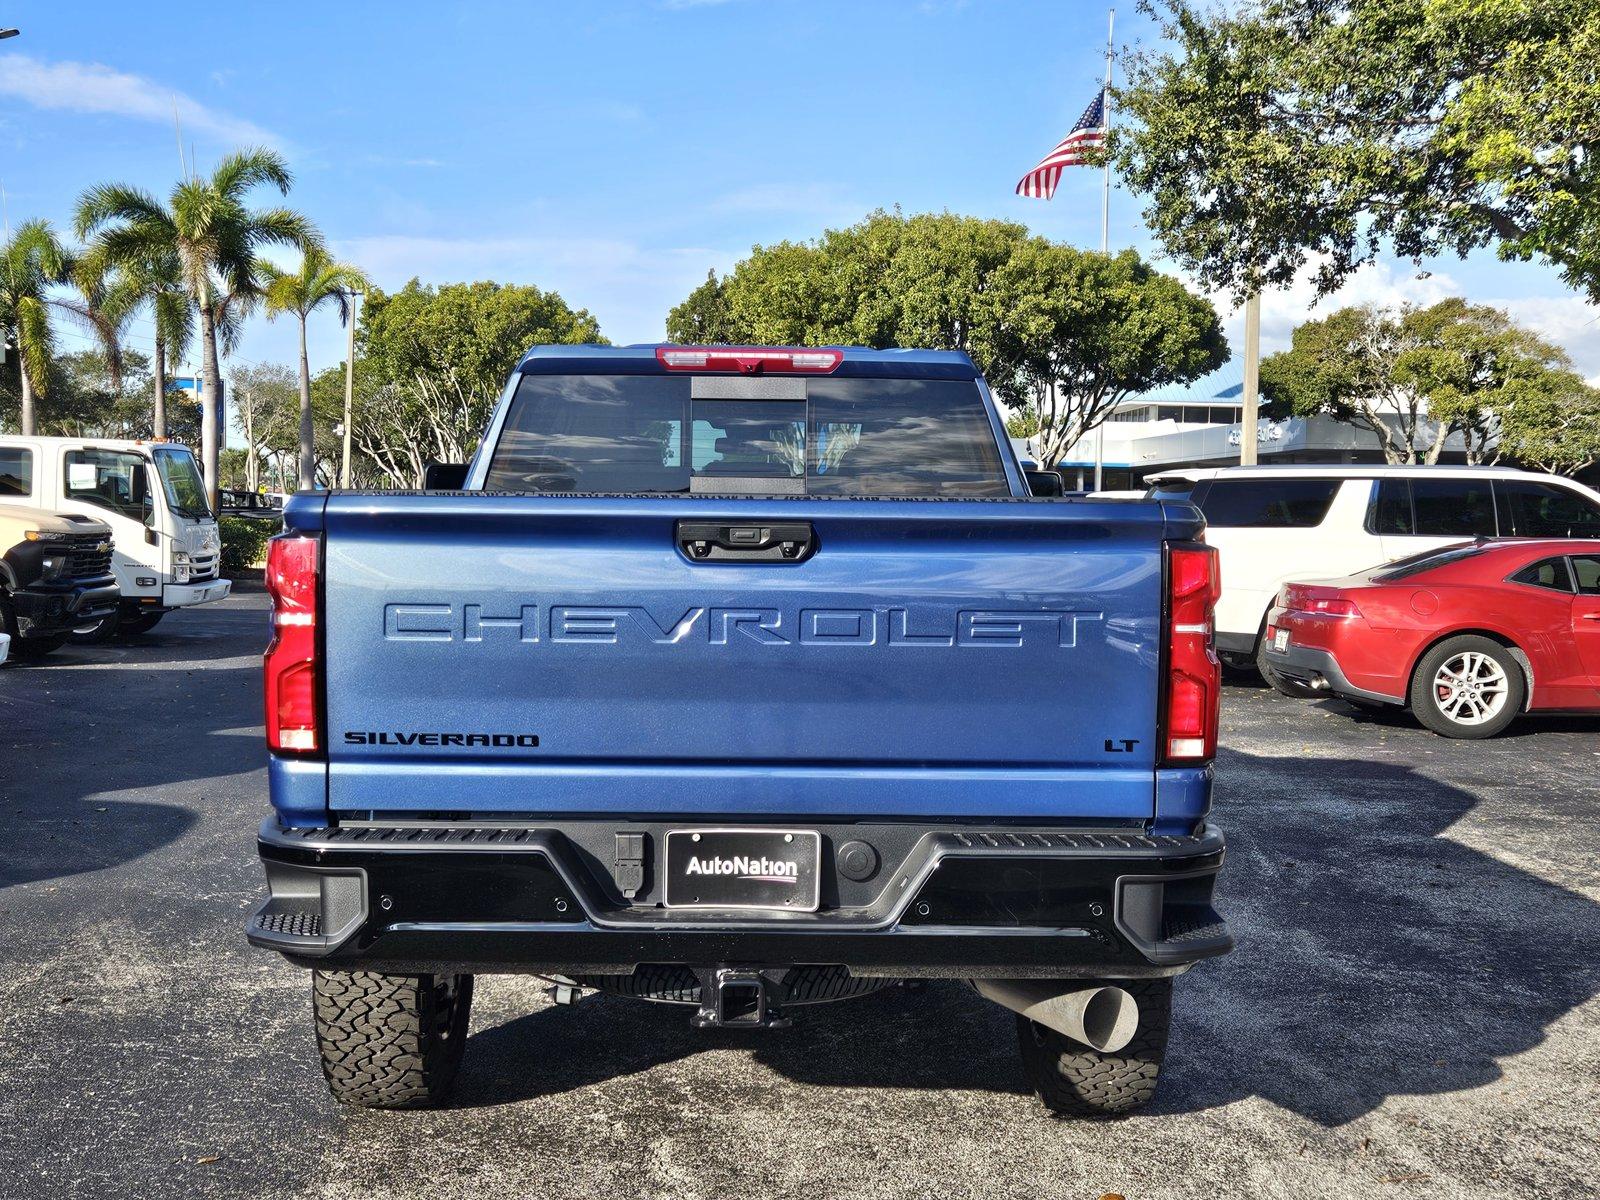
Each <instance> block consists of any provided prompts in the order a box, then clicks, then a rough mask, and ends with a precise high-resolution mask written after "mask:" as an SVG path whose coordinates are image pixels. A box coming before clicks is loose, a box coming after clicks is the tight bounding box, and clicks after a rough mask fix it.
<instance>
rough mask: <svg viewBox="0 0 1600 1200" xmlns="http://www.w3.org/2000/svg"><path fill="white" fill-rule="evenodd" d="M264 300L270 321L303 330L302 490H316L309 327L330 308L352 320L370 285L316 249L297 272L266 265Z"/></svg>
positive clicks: (306, 255)
mask: <svg viewBox="0 0 1600 1200" xmlns="http://www.w3.org/2000/svg"><path fill="white" fill-rule="evenodd" d="M262 277H263V281H264V287H263V296H264V298H265V300H266V309H267V315H268V316H269V317H273V318H276V317H279V316H281V315H283V314H284V313H292V314H293V315H294V317H295V320H296V321H297V322H298V324H299V326H300V486H301V487H302V488H310V487H313V486H315V484H316V476H317V452H316V431H315V428H314V423H313V420H312V415H311V366H310V363H309V361H308V359H307V357H306V321H307V319H308V318H309V317H310V316H311V314H312V313H313V312H315V311H316V310H317V309H318V308H319V307H321V306H322V305H324V304H332V305H333V306H334V307H335V308H337V309H338V312H339V322H340V324H344V323H346V322H348V321H349V320H350V306H351V302H352V298H353V296H354V295H355V293H357V292H364V291H366V290H367V289H368V288H370V287H371V286H372V285H371V283H370V282H368V280H367V277H366V276H365V275H363V274H362V273H361V272H360V270H359V269H357V268H355V267H352V266H350V265H349V264H348V263H339V262H334V261H333V260H332V259H331V258H329V257H328V255H327V253H326V252H325V251H323V250H322V249H320V248H317V247H312V248H311V249H309V250H307V251H306V252H305V253H304V254H303V255H302V256H301V259H300V269H299V270H298V271H280V270H279V269H278V268H277V267H275V266H273V265H272V264H271V263H264V264H262Z"/></svg>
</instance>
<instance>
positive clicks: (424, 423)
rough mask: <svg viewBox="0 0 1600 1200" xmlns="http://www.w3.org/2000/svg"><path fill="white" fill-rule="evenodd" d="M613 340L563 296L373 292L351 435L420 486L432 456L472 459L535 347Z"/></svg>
mask: <svg viewBox="0 0 1600 1200" xmlns="http://www.w3.org/2000/svg"><path fill="white" fill-rule="evenodd" d="M586 342H593V343H604V342H605V338H603V337H602V336H601V334H600V325H599V323H598V322H597V321H596V320H595V319H594V317H592V316H591V315H590V314H589V313H588V311H587V310H585V309H581V308H580V309H573V308H571V307H569V306H568V304H567V303H566V301H565V300H563V299H562V298H561V297H560V296H559V295H558V294H556V293H555V292H545V291H541V290H540V289H538V288H536V287H515V286H510V285H502V284H497V283H487V282H479V283H470V284H468V283H458V284H449V285H447V286H444V287H437V288H436V287H433V286H431V285H430V286H426V287H424V286H423V285H422V284H421V283H419V282H418V281H417V280H415V279H413V280H412V281H411V282H410V283H408V284H406V286H405V287H404V288H402V289H401V290H400V291H398V292H395V293H393V294H392V295H390V294H385V293H384V292H382V291H380V290H378V289H376V288H374V289H373V290H372V291H370V292H369V293H368V294H367V297H366V300H365V302H364V303H363V305H362V309H361V319H360V321H359V322H358V324H357V331H356V354H357V364H358V366H357V373H356V394H355V404H354V409H353V415H352V430H351V432H352V435H353V436H352V441H353V443H354V445H355V447H356V448H357V449H358V450H359V451H360V453H361V454H362V455H364V456H365V457H366V458H367V459H368V460H369V461H370V462H371V464H372V470H373V471H374V472H376V473H377V474H379V475H381V477H382V478H384V479H386V480H388V481H390V482H391V483H392V484H393V485H394V486H397V487H415V486H418V485H419V484H420V483H421V481H422V471H423V468H424V467H425V466H426V465H427V464H428V463H429V462H464V461H466V459H467V458H468V457H469V456H470V455H471V453H472V451H473V449H474V448H475V447H476V445H477V440H478V438H479V437H480V436H481V435H482V433H483V429H484V426H485V425H486V423H487V421H488V417H489V413H490V412H491V411H492V409H493V408H494V404H495V401H496V400H497V399H498V398H499V396H500V393H501V391H502V390H503V389H504V387H505V382H506V377H507V376H508V375H509V374H510V372H511V369H512V367H513V366H515V364H516V362H517V360H518V359H519V358H521V357H522V354H523V353H524V351H526V350H527V349H528V348H529V347H530V346H534V345H538V344H540V343H568V344H572V343H586Z"/></svg>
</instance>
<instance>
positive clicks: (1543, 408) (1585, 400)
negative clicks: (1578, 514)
mask: <svg viewBox="0 0 1600 1200" xmlns="http://www.w3.org/2000/svg"><path fill="white" fill-rule="evenodd" d="M1511 390H1512V394H1511V395H1509V396H1507V397H1505V398H1504V399H1503V401H1502V403H1501V405H1500V407H1499V411H1498V416H1499V444H1498V446H1497V447H1496V450H1497V453H1496V456H1495V458H1496V461H1499V460H1500V459H1501V458H1508V459H1511V460H1512V461H1513V462H1518V463H1522V464H1523V465H1524V466H1531V467H1538V468H1539V469H1540V470H1541V471H1549V472H1551V473H1552V474H1567V475H1575V474H1577V473H1578V472H1579V471H1581V470H1583V469H1584V468H1585V467H1588V466H1592V465H1593V464H1594V463H1596V462H1600V388H1595V387H1591V386H1589V385H1588V384H1586V383H1585V382H1584V381H1583V379H1582V378H1581V377H1580V376H1579V375H1578V373H1577V372H1576V371H1569V370H1562V369H1559V368H1557V369H1554V370H1551V371H1549V372H1547V373H1546V374H1545V376H1544V377H1543V378H1542V379H1541V380H1539V381H1538V382H1537V383H1532V382H1528V383H1519V384H1518V385H1517V386H1515V387H1514V388H1513V389H1511Z"/></svg>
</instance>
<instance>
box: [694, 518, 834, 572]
mask: <svg viewBox="0 0 1600 1200" xmlns="http://www.w3.org/2000/svg"><path fill="white" fill-rule="evenodd" d="M677 538H678V549H679V550H680V551H682V552H683V556H684V557H685V558H687V559H688V560H689V561H690V562H741V563H755V562H771V563H785V562H804V561H805V560H806V559H808V558H810V557H811V556H812V555H813V554H814V553H816V549H817V533H816V530H814V529H812V528H811V523H810V522H809V521H737V522H735V521H726V522H725V521H679V522H678V525H677Z"/></svg>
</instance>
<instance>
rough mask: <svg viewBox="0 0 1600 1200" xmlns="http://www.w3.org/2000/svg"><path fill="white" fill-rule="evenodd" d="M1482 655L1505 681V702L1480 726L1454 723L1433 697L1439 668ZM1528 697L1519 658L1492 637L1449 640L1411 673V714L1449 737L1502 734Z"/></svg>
mask: <svg viewBox="0 0 1600 1200" xmlns="http://www.w3.org/2000/svg"><path fill="white" fill-rule="evenodd" d="M1469 653H1475V654H1481V655H1483V656H1485V657H1486V658H1490V659H1493V660H1494V663H1495V665H1496V666H1498V667H1499V668H1500V670H1501V672H1503V673H1504V675H1505V679H1506V691H1505V701H1504V703H1503V704H1502V705H1501V707H1500V711H1499V712H1497V713H1495V714H1494V716H1492V717H1490V718H1489V719H1488V720H1486V721H1483V722H1482V723H1481V724H1477V725H1465V724H1462V723H1461V722H1460V721H1455V720H1452V719H1451V718H1450V717H1448V716H1447V715H1445V713H1444V711H1443V710H1442V709H1441V708H1440V707H1439V702H1438V700H1437V699H1435V697H1434V694H1433V682H1434V677H1435V675H1437V674H1438V671H1439V668H1440V667H1441V666H1442V665H1444V664H1445V663H1446V662H1448V661H1449V660H1450V659H1452V658H1454V657H1456V656H1457V655H1459V654H1469ZM1527 698H1528V681H1527V678H1526V677H1525V676H1524V675H1523V674H1522V664H1521V663H1520V662H1518V661H1517V656H1516V655H1515V654H1513V653H1511V651H1510V650H1509V649H1507V648H1506V647H1505V646H1502V645H1501V644H1500V643H1499V642H1497V641H1495V640H1494V639H1492V638H1486V637H1479V636H1478V635H1477V634H1471V633H1464V634H1461V635H1459V636H1457V637H1453V638H1446V639H1445V640H1444V641H1442V642H1440V643H1439V644H1438V645H1437V646H1435V647H1434V648H1433V649H1432V650H1429V651H1428V652H1427V653H1426V654H1424V655H1423V656H1422V658H1421V659H1420V660H1419V661H1418V662H1417V669H1416V670H1415V671H1413V672H1412V673H1411V691H1410V694H1409V695H1408V697H1407V699H1408V701H1409V703H1410V706H1411V712H1412V714H1413V715H1414V716H1415V717H1416V718H1417V720H1419V721H1421V722H1422V723H1423V724H1424V725H1425V726H1427V727H1428V728H1429V729H1431V730H1433V732H1434V733H1437V734H1441V735H1442V736H1444V737H1448V738H1470V739H1477V738H1491V737H1494V736H1495V735H1496V734H1498V733H1503V732H1504V731H1505V728H1506V726H1508V725H1510V724H1511V722H1513V721H1515V720H1516V719H1517V718H1518V717H1519V716H1521V715H1522V706H1523V704H1524V702H1525V701H1526V700H1527Z"/></svg>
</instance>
